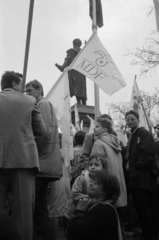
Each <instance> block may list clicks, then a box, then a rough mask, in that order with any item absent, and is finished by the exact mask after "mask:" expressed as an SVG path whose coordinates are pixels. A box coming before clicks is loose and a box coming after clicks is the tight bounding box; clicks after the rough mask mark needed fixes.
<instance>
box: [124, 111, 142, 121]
mask: <svg viewBox="0 0 159 240" xmlns="http://www.w3.org/2000/svg"><path fill="white" fill-rule="evenodd" d="M130 114H132V115H134V116H135V117H136V118H137V119H138V120H139V114H138V113H137V112H136V111H134V110H130V111H128V112H126V113H125V118H127V116H128V115H130Z"/></svg>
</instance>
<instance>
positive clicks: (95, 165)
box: [89, 158, 103, 176]
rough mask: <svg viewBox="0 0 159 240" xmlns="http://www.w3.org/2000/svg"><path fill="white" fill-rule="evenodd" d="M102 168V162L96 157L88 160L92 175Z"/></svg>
mask: <svg viewBox="0 0 159 240" xmlns="http://www.w3.org/2000/svg"><path fill="white" fill-rule="evenodd" d="M101 170H103V165H102V162H101V161H100V160H98V159H96V158H93V159H92V160H91V161H89V173H90V174H91V175H92V176H93V175H94V174H95V173H96V172H97V171H101Z"/></svg>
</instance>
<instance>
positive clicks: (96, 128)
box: [94, 122, 107, 136]
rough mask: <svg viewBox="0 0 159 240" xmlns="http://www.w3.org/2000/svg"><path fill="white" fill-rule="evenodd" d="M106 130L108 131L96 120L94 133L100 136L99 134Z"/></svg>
mask: <svg viewBox="0 0 159 240" xmlns="http://www.w3.org/2000/svg"><path fill="white" fill-rule="evenodd" d="M106 131H107V129H106V128H103V127H102V126H101V124H100V123H99V122H96V124H95V126H94V135H95V136H98V135H99V134H101V133H103V132H106Z"/></svg>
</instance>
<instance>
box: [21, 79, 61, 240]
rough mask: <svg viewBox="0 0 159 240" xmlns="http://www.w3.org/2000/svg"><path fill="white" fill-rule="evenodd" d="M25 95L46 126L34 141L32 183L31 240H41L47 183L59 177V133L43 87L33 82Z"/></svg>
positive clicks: (44, 231) (46, 221)
mask: <svg viewBox="0 0 159 240" xmlns="http://www.w3.org/2000/svg"><path fill="white" fill-rule="evenodd" d="M26 93H27V94H28V95H31V96H33V97H34V98H36V100H37V105H38V108H39V110H40V112H41V114H42V119H43V121H44V123H45V125H46V135H45V137H38V138H36V143H37V147H38V152H39V160H40V173H39V175H38V176H37V177H36V179H35V211H34V224H35V239H36V240H40V239H41V240H42V239H43V240H44V239H46V236H47V234H48V232H49V213H48V209H47V201H46V200H47V199H46V194H47V187H48V183H49V182H52V181H56V180H58V179H60V177H61V176H62V159H61V153H60V144H59V133H58V124H57V119H56V114H55V112H54V108H53V106H52V104H51V103H50V102H49V101H47V100H46V99H44V97H43V95H44V92H43V87H42V85H41V83H40V82H38V81H37V80H33V81H31V82H29V83H27V84H26Z"/></svg>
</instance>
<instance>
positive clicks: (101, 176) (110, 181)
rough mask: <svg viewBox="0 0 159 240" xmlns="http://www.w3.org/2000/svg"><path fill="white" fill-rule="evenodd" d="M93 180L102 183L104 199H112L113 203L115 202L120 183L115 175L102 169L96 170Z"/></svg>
mask: <svg viewBox="0 0 159 240" xmlns="http://www.w3.org/2000/svg"><path fill="white" fill-rule="evenodd" d="M95 180H96V181H97V183H99V184H102V185H103V192H104V193H105V200H112V201H113V203H116V201H117V200H118V198H119V196H120V185H119V181H118V179H117V177H116V176H115V175H113V174H110V173H108V172H107V171H104V170H102V171H98V172H96V176H95Z"/></svg>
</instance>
